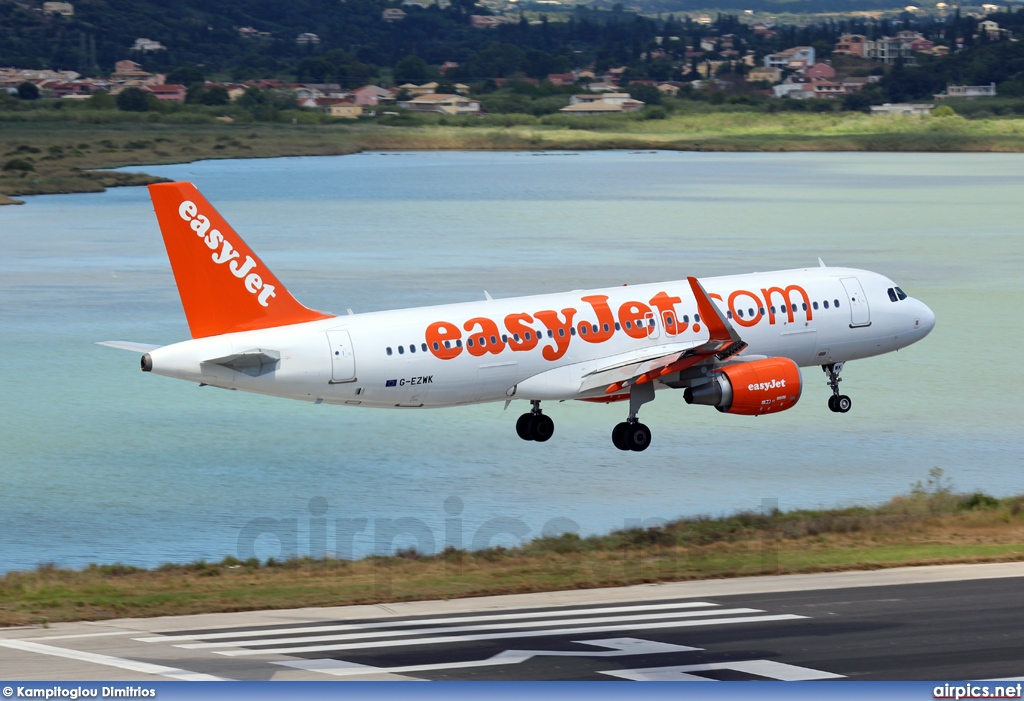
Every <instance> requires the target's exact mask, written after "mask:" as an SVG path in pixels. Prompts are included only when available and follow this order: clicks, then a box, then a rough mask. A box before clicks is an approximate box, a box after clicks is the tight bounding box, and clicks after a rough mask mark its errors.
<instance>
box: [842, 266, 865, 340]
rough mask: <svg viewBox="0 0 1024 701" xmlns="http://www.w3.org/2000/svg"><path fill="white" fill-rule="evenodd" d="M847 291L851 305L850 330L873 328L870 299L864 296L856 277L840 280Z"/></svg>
mask: <svg viewBox="0 0 1024 701" xmlns="http://www.w3.org/2000/svg"><path fill="white" fill-rule="evenodd" d="M839 282H841V283H843V288H844V289H845V290H846V299H847V302H848V303H849V305H850V328H853V327H855V326H871V309H870V308H869V307H868V298H867V295H865V294H864V288H863V287H861V284H860V280H858V279H857V278H855V277H844V278H840V280H839Z"/></svg>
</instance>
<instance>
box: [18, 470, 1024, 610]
mask: <svg viewBox="0 0 1024 701" xmlns="http://www.w3.org/2000/svg"><path fill="white" fill-rule="evenodd" d="M940 478H941V471H939V472H938V477H935V471H933V479H931V480H930V481H929V483H928V485H927V486H922V485H920V484H918V485H915V487H914V489H913V490H912V491H911V493H910V494H909V495H903V496H898V497H896V498H894V499H892V500H890V501H889V502H887V503H886V504H884V505H882V506H879V507H875V508H862V507H856V508H847V509H832V510H813V511H812V510H797V511H788V512H774V513H770V514H759V513H754V512H741V513H738V514H733V515H730V516H723V517H715V518H712V517H696V518H686V519H680V520H678V521H674V522H672V523H668V524H666V525H664V526H662V527H657V528H648V529H633V530H623V531H614V532H612V533H609V534H606V535H601V536H592V537H587V538H580V537H579V536H576V535H572V534H566V535H562V536H558V537H546V538H540V539H537V540H534V541H530V542H528V543H526V544H524V545H522V546H521V547H518V548H514V549H505V548H500V547H497V548H491V549H488V550H483V551H475V552H467V551H464V550H455V549H452V548H448V549H446V550H445V551H443V552H441V553H438V554H434V555H422V554H420V553H417V552H415V551H414V550H406V551H401V552H398V553H397V554H396V555H394V556H390V557H378V556H373V557H368V558H364V559H362V560H357V561H344V560H336V559H330V558H327V559H311V558H296V559H292V560H287V561H274V560H268V561H266V562H260V561H258V560H256V559H252V560H249V561H246V562H242V561H239V560H238V559H236V558H233V557H227V558H225V559H224V560H222V561H221V562H218V563H208V562H194V563H190V564H168V565H163V566H161V567H158V568H155V569H148V570H147V569H142V568H137V567H131V566H127V565H120V564H114V565H90V566H89V567H87V568H85V569H83V570H68V569H60V568H57V567H54V566H53V565H46V564H44V565H40V566H39V567H37V568H36V569H35V570H33V571H29V572H11V573H8V574H7V575H5V576H3V577H2V578H0V625H7V626H12V625H26V624H47V623H48V622H50V621H79V620H102V619H109V618H120V617H142V616H167V615H182V614H194V613H213V612H227V611H250V610H261V609H276V608H295V607H304V606H342V605H349V604H369V603H385V602H393V601H411V600H428V599H450V598H458V597H469V596H484V595H491V594H509V593H522V592H537V591H554V590H565V589H586V588H594V587H608V586H622V585H628V584H640V583H650V582H671V581H685V580H696V579H713V578H727V577H743V576H752V575H764V574H772V575H774V574H794V573H810V572H835V571H841V570H864V569H881V568H886V567H902V566H909V565H933V564H950V563H980V562H1007V561H1024V496H1017V497H1010V498H1005V499H996V498H993V497H991V496H988V495H985V494H980V493H975V494H970V495H962V494H954V493H953V492H952V491H951V490H950V489H949V488H948V487H947V486H944V485H943V483H942V482H941V479H940Z"/></svg>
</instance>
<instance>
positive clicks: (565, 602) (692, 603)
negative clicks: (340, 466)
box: [0, 563, 1024, 681]
mask: <svg viewBox="0 0 1024 701" xmlns="http://www.w3.org/2000/svg"><path fill="white" fill-rule="evenodd" d="M1022 578H1024V563H1005V564H992V565H951V566H940V567H921V568H901V569H893V570H881V571H877V572H844V573H835V574H820V575H788V576H780V577H755V578H747V579H735V580H713V581H704V582H685V583H673V584H662V585H646V586H639V587H624V588H619V589H594V590H583V591H570V592H553V593H548V594H523V595H515V596H500V597H481V598H476V599H461V600H452V601H435V602H412V603H401V604H388V605H378V606H354V607H338V608H320V609H294V610H288V611H264V612H252V613H231V614H208V615H199V616H184V617H168V618H152V619H122V620H116V621H103V622H97V623H68V624H56V625H51V626H50V627H49V628H46V629H44V628H40V627H33V628H11V629H4V630H2V631H0V676H2V677H3V678H4V679H9V680H26V681H28V680H48V681H59V680H101V679H119V680H129V681H159V680H168V679H185V680H188V679H193V680H212V679H238V680H269V679H281V680H302V679H307V680H321V681H323V680H332V679H333V680H381V679H393V680H397V679H403V680H608V681H614V680H680V681H686V680H689V681H707V680H740V679H785V680H827V679H866V680H943V681H952V680H962V679H1007V678H1024V657H1022V655H1021V653H1020V651H1021V650H1022V649H1024V579H1022Z"/></svg>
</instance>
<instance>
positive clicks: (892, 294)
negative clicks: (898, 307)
mask: <svg viewBox="0 0 1024 701" xmlns="http://www.w3.org/2000/svg"><path fill="white" fill-rule="evenodd" d="M886 292H888V293H889V301H890V302H898V301H899V300H900V298H899V297H897V296H896V290H894V289H892V288H891V287H890V288H889V289H888V290H886Z"/></svg>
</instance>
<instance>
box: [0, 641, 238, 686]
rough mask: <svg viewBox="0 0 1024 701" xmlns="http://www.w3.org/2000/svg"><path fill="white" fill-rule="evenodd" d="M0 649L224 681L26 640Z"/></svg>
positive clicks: (184, 678)
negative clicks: (5, 648)
mask: <svg viewBox="0 0 1024 701" xmlns="http://www.w3.org/2000/svg"><path fill="white" fill-rule="evenodd" d="M0 647H7V648H10V649H12V650H21V651H23V652H35V653H38V654H40V655H50V656H52V657H63V658H65V659H69V660H78V661H79V662H91V663H93V664H101V665H106V666H107V667H117V668H118V669H126V670H129V671H131V672H142V673H143V674H155V675H158V676H161V677H167V678H169V679H180V680H182V681H193V682H219V681H226V680H225V679H223V678H222V677H215V676H213V675H210V674H200V673H199V672H190V671H188V670H187V669H178V668H176V667H165V666H163V665H159V664H152V663H150V662H139V661H137V660H126V659H124V658H121V657H111V656H110V655H100V654H98V653H95V652H82V651H81V650H69V649H68V648H63V647H54V646H52V645H40V644H39V643H32V642H28V641H27V640H0Z"/></svg>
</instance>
